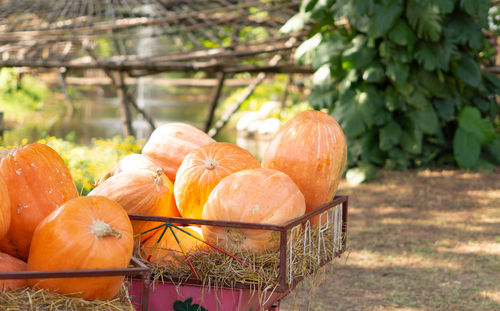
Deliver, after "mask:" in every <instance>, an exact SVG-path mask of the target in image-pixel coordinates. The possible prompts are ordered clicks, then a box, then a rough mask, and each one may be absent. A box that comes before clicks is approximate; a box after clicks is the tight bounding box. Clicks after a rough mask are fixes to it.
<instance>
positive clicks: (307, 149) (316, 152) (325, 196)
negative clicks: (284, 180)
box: [262, 110, 347, 213]
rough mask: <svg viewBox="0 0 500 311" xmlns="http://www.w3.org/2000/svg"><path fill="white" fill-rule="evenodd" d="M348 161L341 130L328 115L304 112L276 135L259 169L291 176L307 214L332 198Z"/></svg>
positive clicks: (318, 112) (286, 124)
mask: <svg viewBox="0 0 500 311" xmlns="http://www.w3.org/2000/svg"><path fill="white" fill-rule="evenodd" d="M346 161H347V145H346V140H345V136H344V132H343V131H342V128H341V127H340V125H339V124H338V123H337V121H336V120H335V119H334V118H333V117H331V116H330V115H328V114H326V113H324V112H320V111H312V110H311V111H304V112H301V113H299V114H297V115H296V116H295V117H293V118H292V119H290V120H289V121H288V122H287V123H285V124H284V126H283V127H282V128H281V129H280V130H279V131H278V132H277V133H276V135H275V137H274V138H273V139H272V141H271V143H270V144H269V146H268V148H267V149H266V151H265V153H264V156H263V158H262V167H265V168H272V169H276V170H279V171H281V172H284V173H285V174H287V175H288V176H290V177H291V178H292V179H293V181H294V182H295V183H296V184H297V186H299V189H300V191H301V192H302V193H303V194H304V197H305V199H306V205H307V211H306V212H307V213H309V212H311V211H313V210H315V209H317V208H318V207H320V206H321V205H323V204H325V203H327V202H330V201H331V200H332V199H333V197H334V196H335V192H336V191H337V187H338V184H339V181H340V179H341V177H342V174H343V173H344V169H345V166H346Z"/></svg>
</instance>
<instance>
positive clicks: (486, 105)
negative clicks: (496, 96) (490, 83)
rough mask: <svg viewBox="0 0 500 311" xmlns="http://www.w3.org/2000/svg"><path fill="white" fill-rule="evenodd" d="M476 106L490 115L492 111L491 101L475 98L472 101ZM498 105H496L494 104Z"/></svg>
mask: <svg viewBox="0 0 500 311" xmlns="http://www.w3.org/2000/svg"><path fill="white" fill-rule="evenodd" d="M472 102H473V103H474V105H475V106H476V107H477V108H479V110H481V111H482V112H484V113H488V112H489V111H490V101H488V100H485V99H483V98H481V97H475V98H473V99H472ZM494 104H495V105H496V103H494Z"/></svg>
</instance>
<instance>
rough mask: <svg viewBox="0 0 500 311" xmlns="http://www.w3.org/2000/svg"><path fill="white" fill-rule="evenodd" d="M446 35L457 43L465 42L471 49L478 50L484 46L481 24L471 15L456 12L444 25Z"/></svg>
mask: <svg viewBox="0 0 500 311" xmlns="http://www.w3.org/2000/svg"><path fill="white" fill-rule="evenodd" d="M444 32H445V34H446V37H447V38H449V39H450V40H452V41H454V42H457V43H459V44H464V45H465V44H467V45H469V46H470V47H471V48H472V49H475V50H480V49H482V48H483V46H484V35H483V33H482V32H481V26H480V25H479V24H478V23H476V21H475V20H474V18H473V17H472V16H469V15H467V14H465V13H463V12H456V13H454V14H453V15H452V16H450V18H449V19H448V20H447V22H446V23H445V25H444Z"/></svg>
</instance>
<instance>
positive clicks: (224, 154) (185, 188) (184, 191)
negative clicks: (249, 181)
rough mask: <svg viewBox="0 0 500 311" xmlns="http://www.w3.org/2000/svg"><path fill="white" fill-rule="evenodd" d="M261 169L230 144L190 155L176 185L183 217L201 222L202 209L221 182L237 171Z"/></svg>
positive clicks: (178, 203)
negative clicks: (199, 219)
mask: <svg viewBox="0 0 500 311" xmlns="http://www.w3.org/2000/svg"><path fill="white" fill-rule="evenodd" d="M258 167H260V163H259V161H258V160H257V159H256V158H255V157H254V156H253V155H252V154H251V153H250V152H248V151H246V150H245V149H243V148H240V147H238V146H236V145H235V144H231V143H219V142H215V143H211V144H208V145H205V146H202V147H200V148H198V149H196V150H193V151H191V152H190V153H188V155H187V156H186V157H185V158H184V160H183V161H182V164H181V166H180V167H179V170H178V171H177V177H176V179H175V184H174V194H175V201H176V202H177V207H178V209H179V212H180V213H181V215H182V217H185V218H201V214H202V212H203V205H205V202H206V201H207V198H208V195H209V194H210V192H211V191H212V189H213V188H214V187H215V185H217V184H218V183H219V181H220V180H221V179H222V178H224V177H226V176H228V175H230V174H232V173H234V172H237V171H241V170H244V169H250V168H258Z"/></svg>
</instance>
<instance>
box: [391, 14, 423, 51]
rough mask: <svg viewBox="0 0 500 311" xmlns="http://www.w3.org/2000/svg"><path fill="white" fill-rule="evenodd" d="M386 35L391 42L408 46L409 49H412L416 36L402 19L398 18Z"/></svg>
mask: <svg viewBox="0 0 500 311" xmlns="http://www.w3.org/2000/svg"><path fill="white" fill-rule="evenodd" d="M388 36H389V39H391V40H392V42H394V43H396V44H399V45H402V46H408V47H409V49H410V50H412V49H413V46H414V45H415V42H416V41H417V36H415V34H414V33H413V31H412V30H411V29H410V27H409V26H408V24H406V22H405V21H404V20H403V19H399V20H398V21H397V22H396V24H395V25H394V26H393V27H392V28H391V30H390V31H389V33H388Z"/></svg>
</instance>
